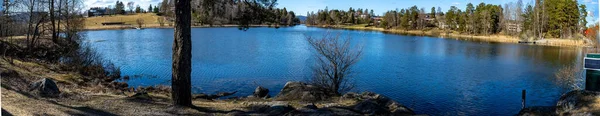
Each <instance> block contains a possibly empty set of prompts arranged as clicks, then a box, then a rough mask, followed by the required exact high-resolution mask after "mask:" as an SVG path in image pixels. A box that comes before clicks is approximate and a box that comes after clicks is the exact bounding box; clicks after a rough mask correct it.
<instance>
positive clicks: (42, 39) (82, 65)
mask: <svg viewBox="0 0 600 116" xmlns="http://www.w3.org/2000/svg"><path fill="white" fill-rule="evenodd" d="M4 3H5V4H3V5H4V9H3V11H2V13H0V14H1V15H0V55H1V58H3V59H5V60H6V61H7V62H9V63H11V64H12V63H13V61H14V59H19V60H22V61H33V62H43V63H48V64H57V65H56V67H54V68H53V70H57V71H61V72H63V71H64V72H76V73H80V74H81V75H82V76H83V77H82V78H81V79H82V80H83V81H82V83H78V85H79V84H86V83H83V82H102V83H104V82H112V81H114V80H115V79H118V78H120V70H119V68H118V67H115V66H114V65H112V63H109V62H105V61H104V60H102V58H101V57H100V56H99V54H98V53H96V52H94V50H93V49H92V48H91V47H90V46H89V45H88V44H86V43H85V38H84V37H83V36H82V34H81V33H80V32H81V31H82V30H83V29H84V26H85V25H84V17H83V16H84V14H83V11H85V10H84V9H83V8H84V3H83V1H81V0H11V1H5V2H4ZM94 80H96V81H94ZM94 85H97V83H94Z"/></svg>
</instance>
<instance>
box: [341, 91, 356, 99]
mask: <svg viewBox="0 0 600 116" xmlns="http://www.w3.org/2000/svg"><path fill="white" fill-rule="evenodd" d="M356 97H358V94H357V93H354V92H348V93H346V94H344V95H342V97H341V98H342V99H356Z"/></svg>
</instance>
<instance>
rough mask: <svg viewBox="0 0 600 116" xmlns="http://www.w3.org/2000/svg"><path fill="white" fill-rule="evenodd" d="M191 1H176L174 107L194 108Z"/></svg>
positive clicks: (173, 73)
mask: <svg viewBox="0 0 600 116" xmlns="http://www.w3.org/2000/svg"><path fill="white" fill-rule="evenodd" d="M190 23H191V12H190V0H175V34H174V41H173V70H172V85H171V86H172V92H171V97H172V99H173V104H174V105H179V106H192V94H191V82H190V73H191V71H192V69H191V66H192V64H191V63H192V61H191V58H192V53H191V51H192V45H191V42H192V40H191V34H190V28H191V27H190V26H191V25H190Z"/></svg>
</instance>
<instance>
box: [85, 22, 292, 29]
mask: <svg viewBox="0 0 600 116" xmlns="http://www.w3.org/2000/svg"><path fill="white" fill-rule="evenodd" d="M238 26H239V25H231V24H228V25H212V26H210V25H198V26H192V28H216V27H238ZM136 27H137V26H136V25H109V26H86V27H85V28H84V30H87V31H90V30H120V29H136ZM250 27H273V26H272V25H250ZM281 27H286V26H281ZM147 28H173V26H168V25H163V26H160V25H159V24H147V25H144V26H142V28H141V29H147Z"/></svg>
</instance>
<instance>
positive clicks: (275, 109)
mask: <svg viewBox="0 0 600 116" xmlns="http://www.w3.org/2000/svg"><path fill="white" fill-rule="evenodd" d="M294 110H296V109H295V108H294V107H292V106H289V105H275V106H271V107H270V108H269V109H267V111H265V113H267V114H269V115H283V114H286V113H288V112H291V111H294Z"/></svg>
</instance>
